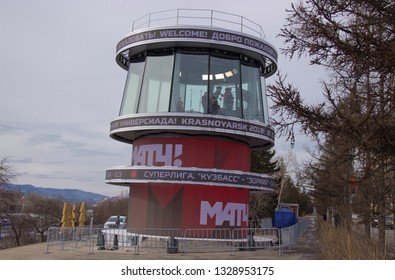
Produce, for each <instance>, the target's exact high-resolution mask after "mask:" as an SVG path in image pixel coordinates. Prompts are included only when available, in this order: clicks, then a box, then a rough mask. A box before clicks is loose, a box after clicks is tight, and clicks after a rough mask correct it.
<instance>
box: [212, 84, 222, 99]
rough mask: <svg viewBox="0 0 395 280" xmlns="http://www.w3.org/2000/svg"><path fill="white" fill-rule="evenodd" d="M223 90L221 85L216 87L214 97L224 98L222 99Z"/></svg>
mask: <svg viewBox="0 0 395 280" xmlns="http://www.w3.org/2000/svg"><path fill="white" fill-rule="evenodd" d="M221 91H222V87H220V86H218V87H216V88H215V91H214V94H213V98H216V99H219V100H222V99H221V96H222V94H221Z"/></svg>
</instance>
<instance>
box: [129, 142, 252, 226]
mask: <svg viewBox="0 0 395 280" xmlns="http://www.w3.org/2000/svg"><path fill="white" fill-rule="evenodd" d="M132 165H133V166H177V167H198V168H215V169H224V170H226V169H229V170H240V171H245V172H248V171H249V168H250V149H249V146H248V145H247V144H244V143H240V142H235V141H225V140H222V139H221V140H217V139H207V138H199V137H193V138H192V137H185V138H178V137H162V138H144V139H140V140H137V141H135V142H134V143H133V156H132ZM248 203H249V190H248V189H241V188H232V187H218V186H202V185H197V184H188V185H187V184H185V185H183V184H171V185H169V184H163V183H146V184H140V183H139V184H133V185H132V187H131V188H130V201H129V218H128V221H129V224H128V227H129V228H181V229H188V228H189V229H190V228H240V227H242V228H243V227H247V226H248Z"/></svg>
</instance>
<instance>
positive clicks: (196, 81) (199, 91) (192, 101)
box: [170, 51, 208, 113]
mask: <svg viewBox="0 0 395 280" xmlns="http://www.w3.org/2000/svg"><path fill="white" fill-rule="evenodd" d="M207 74H208V53H207V52H204V51H202V52H194V53H193V54H191V53H182V52H181V53H177V54H176V62H175V67H174V75H173V91H172V97H171V99H172V100H171V108H170V111H171V112H189V113H196V112H200V113H204V112H207V109H206V110H205V108H207V104H206V103H205V101H204V100H205V98H204V96H205V93H206V92H207V86H208V79H207V77H208V75H207Z"/></svg>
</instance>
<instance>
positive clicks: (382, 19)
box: [268, 0, 395, 248]
mask: <svg viewBox="0 0 395 280" xmlns="http://www.w3.org/2000/svg"><path fill="white" fill-rule="evenodd" d="M288 15H289V16H288V17H287V24H286V25H285V26H284V27H283V28H282V30H281V33H280V35H279V36H280V37H282V38H283V39H284V40H285V43H286V47H285V48H283V49H282V52H283V53H284V54H286V55H288V56H289V57H290V58H293V57H295V56H296V57H300V56H302V55H305V54H306V55H308V56H309V58H310V63H311V64H314V65H319V66H322V67H325V69H326V70H327V71H328V77H329V80H328V81H325V82H323V95H324V97H325V99H326V101H325V102H321V103H318V104H313V105H308V104H307V103H306V102H305V101H304V100H303V98H302V97H301V93H300V92H299V91H298V90H297V89H296V88H295V87H294V86H292V85H290V84H288V83H287V82H286V77H284V76H283V75H281V74H279V76H278V78H277V80H276V83H275V84H274V85H271V86H269V87H268V91H269V93H270V96H271V99H272V102H273V106H272V109H273V111H274V113H275V114H276V116H277V117H278V118H277V120H275V121H274V124H275V126H276V127H277V129H278V131H279V132H280V134H283V135H287V137H288V138H289V139H290V140H291V141H294V129H295V127H296V125H299V127H300V130H301V131H302V132H303V133H305V134H307V135H309V136H311V137H312V138H313V139H315V140H316V141H317V143H318V144H319V145H320V147H321V148H322V147H325V146H326V145H327V144H328V143H329V144H332V145H333V144H336V149H337V150H338V151H337V152H336V154H337V155H338V156H339V158H337V159H336V158H335V155H336V154H332V155H331V157H332V159H331V160H332V161H333V162H337V161H341V159H342V157H344V155H347V156H349V159H348V161H347V162H346V164H347V168H350V169H349V172H348V173H358V174H360V178H361V180H362V178H363V179H364V181H365V182H366V181H369V182H370V183H372V184H363V186H364V188H368V189H365V190H363V193H364V196H365V198H366V199H365V200H364V201H363V203H364V204H365V206H364V207H365V208H367V207H369V206H370V205H369V204H370V203H371V202H372V201H380V203H379V204H378V205H377V211H378V212H379V214H380V215H381V214H385V213H386V212H387V211H388V210H391V211H392V212H393V209H389V205H393V204H388V203H387V201H388V196H389V193H390V192H389V191H388V182H389V180H388V177H389V176H390V171H391V170H394V169H395V168H394V167H395V166H394V162H395V160H394V154H395V102H394V101H395V95H394V89H395V81H394V73H395V71H394V70H395V69H394V68H395V32H394V27H395V21H394V18H395V3H394V2H393V1H385V0H383V1H373V0H329V1H328V0H306V1H305V3H299V4H297V5H292V6H291V9H290V10H289V11H288ZM324 154H326V155H327V156H328V154H327V153H326V151H325V152H324ZM326 170H327V171H329V170H330V169H326ZM323 175H324V173H322V174H321V176H323ZM329 175H330V176H331V177H333V172H331V173H330V174H329ZM324 177H325V176H323V177H321V180H320V181H319V182H316V183H317V184H325V182H324V181H322V178H324ZM319 178H320V176H316V178H315V179H319ZM344 185H347V184H344ZM392 192H393V190H392ZM336 195H339V193H338V194H336ZM366 195H368V197H366ZM364 196H361V197H364ZM361 197H360V198H361ZM349 209H351V208H349ZM350 211H351V210H350ZM384 242H385V240H384V220H383V219H381V223H380V226H379V243H380V245H382V247H383V248H384Z"/></svg>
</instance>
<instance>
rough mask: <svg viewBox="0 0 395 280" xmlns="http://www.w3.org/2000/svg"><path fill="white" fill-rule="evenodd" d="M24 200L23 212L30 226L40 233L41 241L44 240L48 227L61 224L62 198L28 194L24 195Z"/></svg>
mask: <svg viewBox="0 0 395 280" xmlns="http://www.w3.org/2000/svg"><path fill="white" fill-rule="evenodd" d="M24 201H25V202H24V213H25V214H26V217H27V219H28V220H29V223H30V226H31V227H32V228H33V229H35V231H36V232H37V233H39V234H40V236H41V241H42V242H44V241H45V233H46V232H47V231H48V229H49V227H60V226H61V220H62V208H63V200H61V199H59V198H51V197H42V196H39V195H36V194H29V195H25V198H24Z"/></svg>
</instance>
